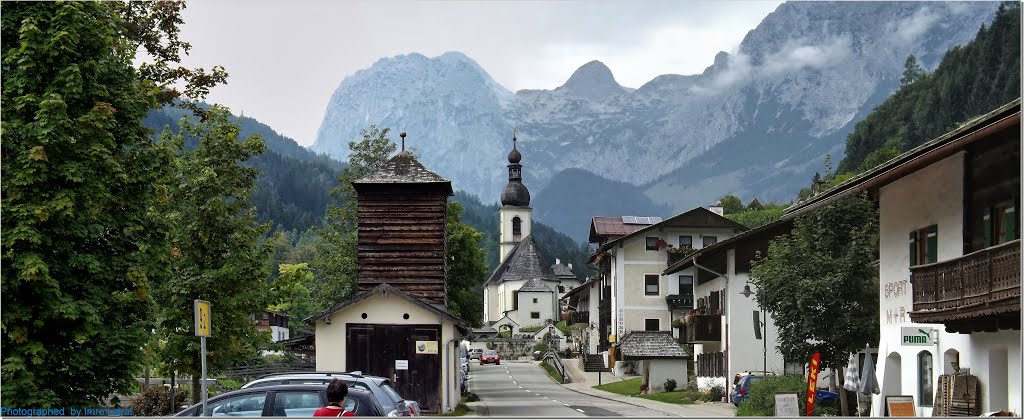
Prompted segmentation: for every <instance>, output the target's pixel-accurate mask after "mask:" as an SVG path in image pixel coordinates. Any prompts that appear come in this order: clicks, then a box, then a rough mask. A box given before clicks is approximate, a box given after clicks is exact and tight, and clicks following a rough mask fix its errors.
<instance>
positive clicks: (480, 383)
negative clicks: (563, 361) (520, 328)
mask: <svg viewBox="0 0 1024 420" xmlns="http://www.w3.org/2000/svg"><path fill="white" fill-rule="evenodd" d="M469 391H470V392H473V393H476V394H477V395H478V396H479V397H480V401H479V402H475V403H470V406H471V407H472V408H473V409H474V410H476V413H474V415H479V416H492V417H583V416H616V417H617V416H622V417H665V416H672V414H671V413H666V412H662V411H657V410H651V409H647V408H642V407H639V406H635V405H631V404H626V403H623V402H619V401H614V400H610V399H605V398H601V397H595V396H591V395H586V394H581V393H578V392H576V391H573V390H571V389H568V388H565V387H562V386H561V385H559V384H557V383H555V382H554V381H553V380H552V379H551V378H550V377H549V376H548V375H547V373H546V372H544V370H543V369H542V368H540V367H539V366H537V365H536V364H534V363H530V362H502V364H500V365H484V366H480V365H479V364H471V366H470V381H469Z"/></svg>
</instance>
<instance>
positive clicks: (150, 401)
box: [128, 385, 189, 417]
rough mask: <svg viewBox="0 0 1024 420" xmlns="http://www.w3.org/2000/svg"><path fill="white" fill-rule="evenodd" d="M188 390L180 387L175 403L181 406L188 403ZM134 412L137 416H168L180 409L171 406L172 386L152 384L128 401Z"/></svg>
mask: <svg viewBox="0 0 1024 420" xmlns="http://www.w3.org/2000/svg"><path fill="white" fill-rule="evenodd" d="M188 397H189V396H188V392H187V391H186V390H185V389H184V388H178V392H177V396H176V397H175V398H174V401H175V404H176V405H178V406H181V405H182V404H183V403H184V404H188ZM128 407H131V409H132V414H134V415H136V416H147V417H152V416H168V415H172V414H174V413H177V412H178V411H180V410H175V409H172V408H171V388H169V387H164V386H160V385H156V386H151V387H149V388H146V389H145V390H144V391H142V392H140V393H138V394H136V395H135V396H134V397H132V399H131V401H130V402H129V403H128Z"/></svg>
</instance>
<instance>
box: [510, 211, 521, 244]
mask: <svg viewBox="0 0 1024 420" xmlns="http://www.w3.org/2000/svg"><path fill="white" fill-rule="evenodd" d="M522 236H523V220H522V219H520V218H519V216H516V217H513V218H512V239H513V240H516V241H518V240H520V239H521V238H522Z"/></svg>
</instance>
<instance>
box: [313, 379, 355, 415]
mask: <svg viewBox="0 0 1024 420" xmlns="http://www.w3.org/2000/svg"><path fill="white" fill-rule="evenodd" d="M346 395H348V385H345V381H342V380H340V379H338V378H334V380H333V381H331V383H330V384H328V385H327V401H330V402H329V403H328V404H327V407H324V408H318V409H317V410H316V411H315V412H313V417H349V416H355V415H356V413H353V412H351V411H348V410H346V409H345V396H346Z"/></svg>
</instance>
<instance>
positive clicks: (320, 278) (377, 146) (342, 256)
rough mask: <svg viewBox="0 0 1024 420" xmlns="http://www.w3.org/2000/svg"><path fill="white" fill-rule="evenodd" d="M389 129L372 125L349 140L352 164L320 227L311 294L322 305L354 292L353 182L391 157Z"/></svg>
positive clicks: (355, 223)
mask: <svg viewBox="0 0 1024 420" xmlns="http://www.w3.org/2000/svg"><path fill="white" fill-rule="evenodd" d="M389 131H390V129H389V128H387V127H385V128H378V127H377V126H376V125H371V126H370V128H369V129H367V130H363V131H362V136H363V138H362V139H361V140H359V141H350V142H349V143H348V147H349V149H350V150H351V151H352V153H351V154H350V155H349V158H348V164H349V165H348V167H347V168H345V169H343V170H342V171H341V175H339V176H338V183H339V184H338V186H336V187H334V188H332V189H331V197H332V198H334V200H335V201H334V203H332V204H331V205H329V206H328V207H327V214H326V215H325V217H324V223H323V226H321V227H320V228H319V229H317V233H318V235H319V238H318V240H317V252H316V256H315V257H314V260H313V265H312V268H313V273H314V276H315V281H314V284H313V290H312V295H313V301H314V302H315V303H316V304H317V306H318V307H320V308H327V307H329V306H331V305H334V304H336V303H338V302H339V301H341V300H343V299H345V298H347V297H349V296H352V295H353V294H354V293H355V290H356V287H355V285H356V245H357V243H358V237H357V234H358V230H357V228H358V224H359V214H358V211H357V208H356V190H355V189H354V188H353V187H352V181H355V180H357V179H359V178H362V177H363V176H365V175H368V174H370V173H371V172H373V171H374V170H376V169H377V168H379V167H380V166H381V165H383V164H384V162H387V160H388V159H389V158H390V156H391V153H393V152H394V151H395V143H393V142H392V141H391V139H389V138H388V132H389Z"/></svg>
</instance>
